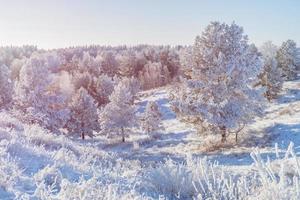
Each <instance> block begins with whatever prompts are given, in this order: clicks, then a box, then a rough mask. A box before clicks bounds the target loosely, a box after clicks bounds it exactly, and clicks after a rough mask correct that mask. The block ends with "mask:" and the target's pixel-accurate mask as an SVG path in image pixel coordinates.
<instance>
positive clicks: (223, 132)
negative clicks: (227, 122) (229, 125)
mask: <svg viewBox="0 0 300 200" xmlns="http://www.w3.org/2000/svg"><path fill="white" fill-rule="evenodd" d="M220 130H221V136H222V139H221V142H222V143H224V142H226V127H225V126H222V127H220Z"/></svg>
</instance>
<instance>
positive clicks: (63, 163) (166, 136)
mask: <svg viewBox="0 0 300 200" xmlns="http://www.w3.org/2000/svg"><path fill="white" fill-rule="evenodd" d="M299 88H300V81H299V80H297V81H289V82H285V84H284V89H283V92H282V93H281V94H280V97H279V98H278V100H274V101H273V102H272V103H271V104H269V106H268V108H267V110H266V114H265V115H264V116H263V117H262V118H257V119H255V120H254V122H253V123H252V124H251V125H250V126H249V127H248V128H247V130H244V132H243V134H242V136H241V138H240V141H241V142H240V143H239V144H238V145H236V146H235V147H234V148H228V149H227V148H226V147H224V149H219V150H215V151H212V152H206V151H205V148H203V146H205V145H206V144H207V140H208V138H207V137H205V136H201V135H197V134H196V132H195V131H194V130H193V128H192V127H189V126H188V125H187V124H185V123H184V122H180V121H179V120H178V119H177V118H176V115H175V114H174V113H173V111H172V110H171V109H170V104H169V101H168V93H167V90H168V87H164V88H158V89H154V90H150V91H147V92H141V93H139V95H138V96H139V101H138V102H137V105H138V112H139V113H143V111H144V109H145V106H146V104H147V102H148V101H155V102H156V103H157V104H158V105H159V110H160V111H161V113H162V120H163V127H164V130H162V131H160V133H159V134H157V135H156V136H155V137H154V138H152V137H148V136H145V135H143V134H140V131H139V130H138V129H133V130H132V131H133V132H134V133H135V134H130V136H129V138H127V139H126V142H125V143H120V140H119V139H107V138H105V137H102V136H98V137H96V138H94V139H87V140H84V141H83V140H79V139H70V138H68V137H66V136H63V135H55V134H53V133H49V132H48V131H47V130H45V129H43V128H41V127H39V126H38V125H25V124H23V123H21V122H20V121H18V120H17V119H16V118H15V117H13V115H11V114H10V112H7V111H2V112H1V113H0V132H1V134H0V137H1V138H0V197H1V199H70V200H71V199H109V200H110V199H158V198H159V196H160V197H161V198H166V199H192V198H199V199H201V198H203V199H206V198H212V199H220V198H222V197H223V198H225V199H236V198H244V197H246V196H247V198H249V199H268V198H269V199H271V197H276V196H275V195H277V197H278V198H282V199H284V198H287V199H288V197H290V196H289V195H291V196H292V197H293V198H294V199H297V198H299V197H300V196H299V195H300V191H299V189H298V187H299V186H300V185H299V181H300V179H299V178H300V168H299V163H298V162H299V161H298V158H296V157H295V156H296V155H297V154H298V153H300V90H299ZM213 139H214V138H213ZM215 139H216V138H215ZM290 142H293V145H294V146H293V145H290V146H289V144H290ZM276 144H278V145H276ZM275 147H276V148H275ZM286 150H287V153H286ZM251 152H252V153H251ZM278 159H280V160H281V159H282V160H281V161H280V162H279V161H278ZM273 160H275V161H273ZM254 177H255V178H254ZM279 191H281V192H280V193H279ZM273 199H274V198H273Z"/></svg>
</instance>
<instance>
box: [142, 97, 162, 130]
mask: <svg viewBox="0 0 300 200" xmlns="http://www.w3.org/2000/svg"><path fill="white" fill-rule="evenodd" d="M140 127H141V128H142V130H143V131H144V132H145V133H147V134H153V133H155V132H156V131H158V130H160V129H162V124H161V113H160V112H159V109H158V106H157V104H156V103H155V102H154V101H149V102H148V103H147V106H146V110H145V112H144V113H143V115H142V118H141V126H140Z"/></svg>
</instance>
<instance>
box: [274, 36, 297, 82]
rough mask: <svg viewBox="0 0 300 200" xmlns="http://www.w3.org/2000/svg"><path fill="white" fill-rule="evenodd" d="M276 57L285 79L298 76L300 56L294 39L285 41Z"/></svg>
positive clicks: (292, 78)
mask: <svg viewBox="0 0 300 200" xmlns="http://www.w3.org/2000/svg"><path fill="white" fill-rule="evenodd" d="M276 58H277V62H278V66H279V67H280V68H281V69H282V72H283V76H284V78H285V80H294V79H295V78H296V76H297V72H296V68H297V65H298V63H299V58H300V57H299V52H298V49H297V46H296V43H295V42H294V41H293V40H287V41H286V42H283V43H282V45H281V46H280V48H279V50H278V52H277V57H276Z"/></svg>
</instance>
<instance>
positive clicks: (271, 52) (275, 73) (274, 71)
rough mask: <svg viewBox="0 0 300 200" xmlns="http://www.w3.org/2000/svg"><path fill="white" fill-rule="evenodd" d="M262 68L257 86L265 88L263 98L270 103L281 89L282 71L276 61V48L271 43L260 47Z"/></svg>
mask: <svg viewBox="0 0 300 200" xmlns="http://www.w3.org/2000/svg"><path fill="white" fill-rule="evenodd" d="M260 50H261V52H262V55H263V61H264V67H263V72H262V73H261V74H260V75H259V78H260V80H259V84H260V85H262V86H264V87H266V92H265V97H266V98H267V99H268V100H269V101H270V100H271V99H274V98H276V97H277V95H278V93H279V92H280V91H281V89H282V84H283V78H282V70H281V68H279V67H278V65H277V61H276V53H277V47H276V46H275V45H274V44H272V42H270V41H269V42H266V43H264V44H263V46H262V47H261V49H260Z"/></svg>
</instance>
